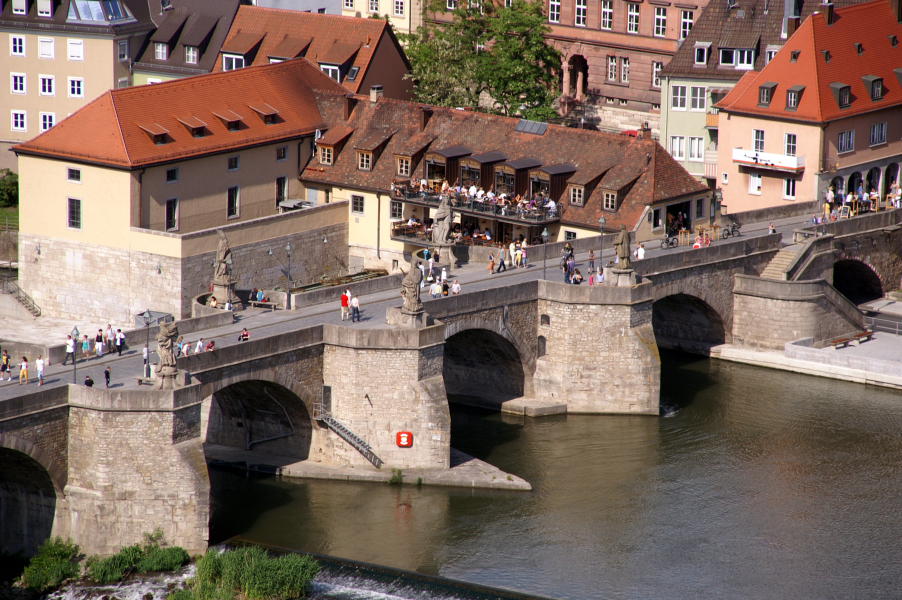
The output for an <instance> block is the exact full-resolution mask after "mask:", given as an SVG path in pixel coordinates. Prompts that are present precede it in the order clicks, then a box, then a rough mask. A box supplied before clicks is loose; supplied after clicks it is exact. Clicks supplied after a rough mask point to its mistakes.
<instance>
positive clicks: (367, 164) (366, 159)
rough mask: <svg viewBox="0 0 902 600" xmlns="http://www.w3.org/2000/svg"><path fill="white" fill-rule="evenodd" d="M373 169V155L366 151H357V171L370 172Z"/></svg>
mask: <svg viewBox="0 0 902 600" xmlns="http://www.w3.org/2000/svg"><path fill="white" fill-rule="evenodd" d="M372 168H373V153H372V152H368V151H366V150H358V151H357V170H358V171H370V170H372Z"/></svg>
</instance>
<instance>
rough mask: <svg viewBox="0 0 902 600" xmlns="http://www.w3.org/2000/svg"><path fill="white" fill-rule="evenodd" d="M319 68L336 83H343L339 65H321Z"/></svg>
mask: <svg viewBox="0 0 902 600" xmlns="http://www.w3.org/2000/svg"><path fill="white" fill-rule="evenodd" d="M319 68H320V69H321V70H322V72H323V73H325V74H326V75H328V76H329V77H331V78H332V79H334V80H335V81H337V82H339V83H341V71H340V70H339V69H338V65H325V64H320V66H319Z"/></svg>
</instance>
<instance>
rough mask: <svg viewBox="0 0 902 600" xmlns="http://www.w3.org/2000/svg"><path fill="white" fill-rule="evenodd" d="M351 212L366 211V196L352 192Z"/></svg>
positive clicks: (362, 212) (361, 212) (359, 213)
mask: <svg viewBox="0 0 902 600" xmlns="http://www.w3.org/2000/svg"><path fill="white" fill-rule="evenodd" d="M358 202H359V203H360V208H359V209H358V208H357V206H358ZM351 212H352V213H355V214H358V215H362V214H364V213H365V212H366V197H365V196H361V195H360V194H351Z"/></svg>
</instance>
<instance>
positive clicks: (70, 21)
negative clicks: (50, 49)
mask: <svg viewBox="0 0 902 600" xmlns="http://www.w3.org/2000/svg"><path fill="white" fill-rule="evenodd" d="M50 7H51V14H50V16H42V15H39V14H38V3H37V2H36V1H35V0H28V2H26V3H25V8H26V13H25V14H24V15H19V14H14V13H13V3H12V1H11V0H5V1H3V2H0V27H3V28H4V29H6V28H12V29H24V28H29V29H32V28H33V29H35V30H39V31H55V32H71V33H90V34H94V35H122V34H133V33H139V32H141V33H143V32H146V31H148V30H149V29H150V28H152V27H153V23H152V22H151V20H150V17H149V16H148V6H147V0H113V1H111V2H109V3H105V4H104V5H102V4H101V3H99V2H91V3H82V4H81V5H80V8H79V6H77V5H76V3H75V2H74V0H53V1H52V2H51V3H50ZM82 11H84V13H85V14H82Z"/></svg>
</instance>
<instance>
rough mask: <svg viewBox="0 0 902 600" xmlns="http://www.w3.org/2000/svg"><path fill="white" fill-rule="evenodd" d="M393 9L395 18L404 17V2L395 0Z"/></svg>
mask: <svg viewBox="0 0 902 600" xmlns="http://www.w3.org/2000/svg"><path fill="white" fill-rule="evenodd" d="M394 8H395V13H394V14H395V16H396V17H403V16H404V9H405V7H404V0H395V1H394Z"/></svg>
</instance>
